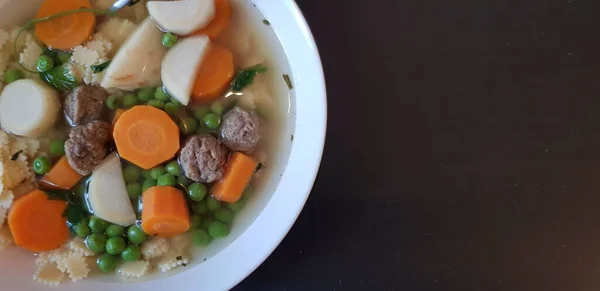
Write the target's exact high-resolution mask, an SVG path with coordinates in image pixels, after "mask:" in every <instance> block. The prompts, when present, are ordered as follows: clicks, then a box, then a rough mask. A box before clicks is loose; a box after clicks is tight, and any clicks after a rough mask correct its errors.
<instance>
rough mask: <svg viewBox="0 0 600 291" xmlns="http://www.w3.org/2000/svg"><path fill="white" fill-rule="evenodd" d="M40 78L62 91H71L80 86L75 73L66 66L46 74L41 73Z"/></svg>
mask: <svg viewBox="0 0 600 291" xmlns="http://www.w3.org/2000/svg"><path fill="white" fill-rule="evenodd" d="M40 78H41V79H42V80H44V81H46V83H48V84H50V85H52V87H54V88H56V89H58V90H62V91H71V90H73V89H75V87H77V86H78V85H79V83H78V82H77V80H76V79H75V76H74V75H73V72H71V70H70V69H69V68H68V67H66V66H63V65H61V66H56V67H54V68H52V69H50V70H48V71H46V72H43V73H40Z"/></svg>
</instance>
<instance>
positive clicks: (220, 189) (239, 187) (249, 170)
mask: <svg viewBox="0 0 600 291" xmlns="http://www.w3.org/2000/svg"><path fill="white" fill-rule="evenodd" d="M257 165H258V163H257V162H256V161H255V160H254V159H253V158H251V157H249V156H246V155H244V154H242V153H239V152H235V153H233V154H231V156H230V157H229V163H228V164H227V167H226V168H225V174H224V175H223V179H222V180H221V181H219V182H217V183H216V184H215V185H214V186H213V187H212V189H211V193H212V195H213V196H214V197H215V199H217V200H219V201H224V202H228V203H235V202H237V201H238V200H239V199H240V198H241V197H242V193H243V192H244V189H246V186H248V183H250V179H251V178H252V174H254V171H255V170H256V167H257Z"/></svg>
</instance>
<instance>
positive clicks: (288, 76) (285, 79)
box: [283, 74, 294, 90]
mask: <svg viewBox="0 0 600 291" xmlns="http://www.w3.org/2000/svg"><path fill="white" fill-rule="evenodd" d="M283 80H284V81H285V84H286V85H287V86H288V89H290V90H292V89H294V86H293V85H292V79H290V75H288V74H283Z"/></svg>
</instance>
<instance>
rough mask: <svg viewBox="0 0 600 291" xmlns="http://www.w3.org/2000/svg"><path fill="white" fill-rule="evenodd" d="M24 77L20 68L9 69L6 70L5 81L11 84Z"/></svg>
mask: <svg viewBox="0 0 600 291" xmlns="http://www.w3.org/2000/svg"><path fill="white" fill-rule="evenodd" d="M21 79H23V73H21V71H19V70H18V69H8V70H6V72H4V83H6V84H10V83H12V82H14V81H17V80H21Z"/></svg>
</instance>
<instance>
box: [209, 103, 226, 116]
mask: <svg viewBox="0 0 600 291" xmlns="http://www.w3.org/2000/svg"><path fill="white" fill-rule="evenodd" d="M210 111H212V112H213V113H216V114H218V115H221V114H223V104H221V102H219V101H215V102H213V103H211V104H210Z"/></svg>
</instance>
